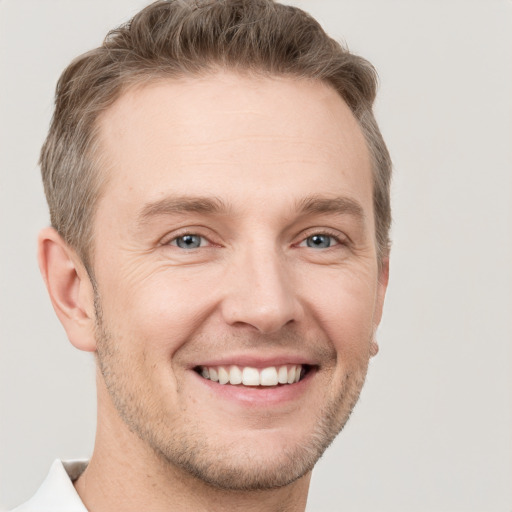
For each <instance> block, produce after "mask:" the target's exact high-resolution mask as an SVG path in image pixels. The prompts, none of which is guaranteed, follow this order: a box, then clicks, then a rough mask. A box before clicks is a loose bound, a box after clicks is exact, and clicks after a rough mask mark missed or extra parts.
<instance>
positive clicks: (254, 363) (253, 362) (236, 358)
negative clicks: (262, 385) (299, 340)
mask: <svg viewBox="0 0 512 512" xmlns="http://www.w3.org/2000/svg"><path fill="white" fill-rule="evenodd" d="M285 364H288V365H292V364H295V365H298V364H302V365H309V366H314V365H318V361H315V360H313V359H312V358H308V357H306V356H304V355H299V354H293V353H283V354H276V355H273V356H270V355H268V354H265V355H264V356H262V355H255V354H236V355H235V354H230V355H225V356H222V357H215V358H209V359H204V360H201V361H199V362H197V363H195V364H193V365H192V368H197V367H198V366H201V367H204V366H231V365H235V366H241V367H246V366H250V367H252V368H268V367H270V366H282V365H285Z"/></svg>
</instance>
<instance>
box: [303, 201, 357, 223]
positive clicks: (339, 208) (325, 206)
mask: <svg viewBox="0 0 512 512" xmlns="http://www.w3.org/2000/svg"><path fill="white" fill-rule="evenodd" d="M296 208H297V211H298V212H300V213H302V214H315V213H332V214H338V215H351V216H353V217H355V218H356V219H358V220H359V221H361V222H362V221H364V220H365V218H366V215H365V212H364V208H363V207H362V206H361V204H360V203H359V202H357V201H356V200H354V199H351V198H350V197H332V198H326V197H320V196H309V197H306V198H304V199H302V200H301V201H299V202H298V203H297V205H296Z"/></svg>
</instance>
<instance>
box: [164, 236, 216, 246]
mask: <svg viewBox="0 0 512 512" xmlns="http://www.w3.org/2000/svg"><path fill="white" fill-rule="evenodd" d="M206 243H207V241H206V238H204V237H202V236H199V235H192V234H189V235H181V236H177V237H176V238H174V239H173V240H171V242H170V245H175V246H176V247H179V248H180V249H198V248H199V247H201V246H203V245H205V244H206Z"/></svg>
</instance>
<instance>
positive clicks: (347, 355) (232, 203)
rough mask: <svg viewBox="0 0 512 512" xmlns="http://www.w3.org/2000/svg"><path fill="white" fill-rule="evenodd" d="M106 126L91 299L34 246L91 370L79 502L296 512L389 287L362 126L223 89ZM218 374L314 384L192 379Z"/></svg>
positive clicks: (147, 96)
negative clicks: (186, 242)
mask: <svg viewBox="0 0 512 512" xmlns="http://www.w3.org/2000/svg"><path fill="white" fill-rule="evenodd" d="M99 126H100V142H101V150H102V153H103V155H102V156H103V157H104V160H105V161H106V162H108V169H106V170H104V172H107V183H106V185H105V189H104V191H103V194H102V197H101V199H100V200H99V204H98V209H97V213H96V216H95V219H94V232H95V237H94V240H95V248H94V249H95V250H94V258H93V274H94V281H95V282H94V283H93V282H91V279H90V278H89V275H88V274H87V272H86V271H85V269H84V267H83V265H82V263H81V262H80V260H79V258H78V257H77V255H76V253H75V252H74V251H73V250H72V249H71V248H70V247H68V246H67V245H66V244H65V243H64V242H63V241H62V239H61V238H60V237H59V235H58V234H57V233H56V232H55V231H54V230H52V229H51V228H48V229H46V230H44V231H43V232H42V233H41V235H40V239H39V258H40V266H41V270H42V273H43V276H44V278H45V281H46V283H47V286H48V289H49V292H50V296H51V298H52V301H53V304H54V307H55V309H56V311H57V314H58V315H59V318H60V319H61V321H62V323H63V325H64V327H65V328H66V331H67V334H68V337H69V339H70V340H71V342H72V343H73V344H74V345H75V346H76V347H78V348H80V349H82V350H88V351H93V352H95V353H96V356H97V361H98V377H97V384H98V428H97V439H96V445H95V450H94V454H93V456H92V459H91V462H90V464H89V466H88V468H87V470H86V471H85V473H84V474H83V475H82V476H81V477H80V479H79V480H78V481H77V482H76V484H75V486H76V489H77V491H78V492H79V494H80V496H81V498H82V500H83V501H84V503H85V505H86V506H87V508H88V509H89V510H91V511H93V512H101V511H103V510H105V511H106V510H114V509H119V510H123V511H132V510H133V511H135V510H142V509H147V510H152V511H164V510H173V511H181V510H183V511H185V510H199V511H200V510H208V511H215V510H242V509H243V510H245V511H247V510H270V511H272V510H274V511H278V510H279V511H285V510H297V511H298V510H304V508H305V504H306V497H307V490H308V485H309V480H310V476H311V470H312V468H313V465H314V464H315V462H316V461H317V459H318V457H319V456H320V455H321V453H322V452H323V450H324V449H325V448H326V447H327V445H328V444H329V443H330V442H331V441H332V439H333V438H334V437H335V436H336V435H337V433H338V432H339V430H340V429H341V428H342V427H343V425H344V424H345V422H346V421H347V419H348V417H349V415H350V412H351V410H352V407H353V406H354V404H355V402H356V401H357V397H358V395H359V392H360V389H361V387H362V385H363V382H364V379H365V376H366V371H367V367H368V361H369V359H370V357H371V355H374V354H375V353H376V352H377V346H376V344H375V341H374V334H375V331H376V329H377V326H378V324H379V322H380V318H381V314H382V307H383V301H384V295H385V290H386V286H387V278H388V262H387V260H385V261H383V262H382V265H381V269H380V270H379V265H378V261H377V256H376V243H375V226H374V218H373V204H372V177H371V164H370V158H369V155H368V150H367V146H366V143H365V140H364V137H363V135H362V133H361V130H360V129H359V127H358V125H357V122H356V120H355V119H354V117H353V115H352V114H351V112H350V110H349V108H348V107H347V105H346V104H345V103H344V101H343V100H342V99H341V98H340V97H339V95H337V94H336V92H335V91H334V90H332V89H331V88H330V87H328V86H326V85H324V84H322V83H320V82H316V81H304V80H302V81H301V80H297V79H291V78H276V77H274V78H270V77H254V76H252V77H249V76H241V75H236V74H232V73H228V72H219V73H216V74H213V75H209V76H207V77H203V78H201V79H198V78H186V79H181V80H159V81H158V82H154V83H151V84H149V85H145V86H144V87H139V88H134V89H131V90H129V91H127V92H125V93H124V94H123V95H122V96H121V98H120V99H119V100H118V101H117V102H116V103H115V104H114V105H113V106H112V107H111V108H110V109H109V110H107V111H106V112H105V113H104V114H103V115H102V117H101V118H100V119H99ZM184 235H197V236H199V237H201V238H199V239H197V240H199V241H200V245H199V246H198V247H196V248H192V249H187V248H182V247H180V246H179V245H180V243H181V242H182V241H183V239H182V238H179V237H182V236H184ZM315 235H316V236H317V238H316V239H314V238H312V237H314V236H315ZM318 236H319V237H320V238H318ZM313 240H316V241H318V240H320V241H321V242H323V243H324V245H329V244H330V246H328V247H327V246H326V247H323V246H322V244H320V247H318V246H315V245H314V244H313V243H312V241H313ZM311 245H312V246H311ZM221 363H223V364H224V363H232V364H240V365H241V366H247V365H250V366H256V367H265V366H271V365H273V364H285V363H290V364H293V363H303V364H304V363H307V364H308V365H309V367H310V371H309V372H308V374H307V378H305V379H304V380H302V381H301V382H299V383H297V384H293V385H291V386H282V387H281V386H280V387H272V388H265V389H261V388H247V387H235V386H229V385H226V386H222V385H220V384H218V383H213V382H211V381H208V380H205V379H203V378H202V377H200V376H199V375H198V373H197V372H196V371H195V368H196V367H197V366H198V365H212V364H213V365H215V364H221Z"/></svg>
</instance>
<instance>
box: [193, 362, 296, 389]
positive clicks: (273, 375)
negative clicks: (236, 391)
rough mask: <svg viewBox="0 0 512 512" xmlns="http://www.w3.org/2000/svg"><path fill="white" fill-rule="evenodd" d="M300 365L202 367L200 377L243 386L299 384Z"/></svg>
mask: <svg viewBox="0 0 512 512" xmlns="http://www.w3.org/2000/svg"><path fill="white" fill-rule="evenodd" d="M301 373H302V365H301V364H298V365H283V366H269V367H268V368H261V369H258V368H252V367H250V366H245V367H243V368H241V367H239V366H236V365H231V366H202V367H201V375H202V376H203V377H204V378H205V379H209V380H212V381H214V382H218V383H219V384H228V383H229V384H235V385H236V384H243V385H244V386H277V385H278V384H293V383H294V382H299V380H300V376H301Z"/></svg>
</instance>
